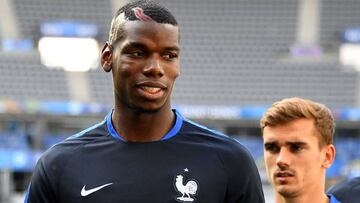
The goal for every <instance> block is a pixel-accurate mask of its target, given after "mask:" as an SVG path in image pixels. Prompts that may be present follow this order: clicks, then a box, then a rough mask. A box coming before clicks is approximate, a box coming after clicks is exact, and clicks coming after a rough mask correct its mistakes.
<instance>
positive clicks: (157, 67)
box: [143, 56, 164, 77]
mask: <svg viewBox="0 0 360 203" xmlns="http://www.w3.org/2000/svg"><path fill="white" fill-rule="evenodd" d="M143 73H144V75H146V76H148V77H162V76H163V75H164V69H163V66H162V64H161V60H160V59H159V57H157V56H153V57H150V58H149V59H148V62H147V64H146V66H145V67H144V71H143Z"/></svg>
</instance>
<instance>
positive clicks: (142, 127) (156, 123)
mask: <svg viewBox="0 0 360 203" xmlns="http://www.w3.org/2000/svg"><path fill="white" fill-rule="evenodd" d="M112 122H113V125H114V128H115V130H116V132H117V133H118V134H119V135H120V136H121V138H122V139H124V140H125V141H130V142H151V141H158V140H160V139H161V138H162V137H163V136H164V135H166V133H167V132H169V130H170V129H171V128H172V126H173V124H174V122H175V115H174V113H173V112H172V110H171V107H170V105H169V106H168V107H167V108H161V109H160V110H159V111H157V112H139V111H134V110H131V109H124V108H117V107H115V109H114V112H113V114H112Z"/></svg>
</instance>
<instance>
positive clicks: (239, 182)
mask: <svg viewBox="0 0 360 203" xmlns="http://www.w3.org/2000/svg"><path fill="white" fill-rule="evenodd" d="M235 142H236V145H235V147H233V148H232V149H231V148H230V149H228V150H227V153H226V154H227V155H225V156H223V161H224V166H225V168H226V170H227V174H228V188H227V192H226V193H227V194H226V201H225V202H227V203H249V202H251V203H264V202H265V199H264V193H263V189H262V184H261V179H260V175H259V171H258V169H257V167H256V164H255V162H254V160H253V158H252V156H251V154H250V153H249V151H248V150H247V149H246V148H245V147H244V146H242V145H241V144H239V143H238V142H237V141H235Z"/></svg>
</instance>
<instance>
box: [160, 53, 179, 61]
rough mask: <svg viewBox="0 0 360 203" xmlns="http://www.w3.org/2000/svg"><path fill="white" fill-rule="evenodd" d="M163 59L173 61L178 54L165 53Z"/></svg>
mask: <svg viewBox="0 0 360 203" xmlns="http://www.w3.org/2000/svg"><path fill="white" fill-rule="evenodd" d="M163 57H164V58H165V59H167V60H173V59H176V58H178V54H177V53H173V52H166V53H164V54H163Z"/></svg>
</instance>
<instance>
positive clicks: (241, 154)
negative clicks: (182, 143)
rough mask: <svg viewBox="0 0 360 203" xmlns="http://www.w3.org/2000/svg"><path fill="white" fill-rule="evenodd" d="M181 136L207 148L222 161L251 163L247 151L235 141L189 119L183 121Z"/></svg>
mask: <svg viewBox="0 0 360 203" xmlns="http://www.w3.org/2000/svg"><path fill="white" fill-rule="evenodd" d="M182 133H183V135H182V136H187V137H190V138H189V139H192V140H194V141H197V142H198V143H201V144H203V145H206V146H208V147H209V148H212V149H214V150H215V151H217V153H219V155H220V156H221V158H222V160H223V161H227V160H228V159H230V160H233V159H235V160H245V161H246V160H247V161H252V157H251V154H250V153H249V151H248V149H247V148H246V147H245V146H243V145H242V144H241V143H239V142H238V141H237V140H235V139H234V138H232V137H229V136H227V135H225V134H223V133H221V132H219V131H216V130H213V129H210V128H208V127H206V126H204V125H201V124H198V123H196V122H194V121H191V120H189V119H184V124H183V129H182Z"/></svg>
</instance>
